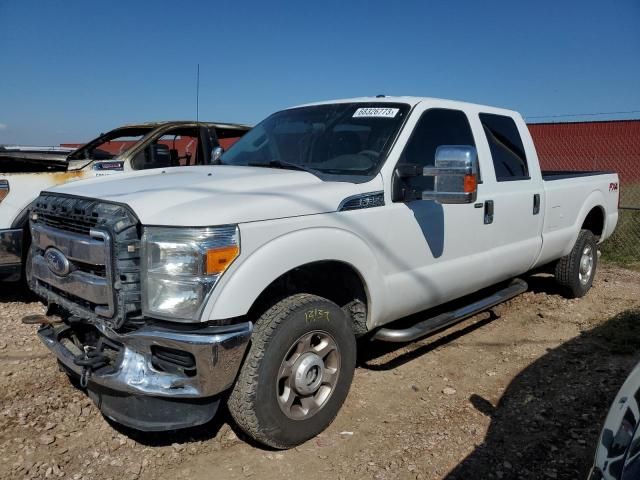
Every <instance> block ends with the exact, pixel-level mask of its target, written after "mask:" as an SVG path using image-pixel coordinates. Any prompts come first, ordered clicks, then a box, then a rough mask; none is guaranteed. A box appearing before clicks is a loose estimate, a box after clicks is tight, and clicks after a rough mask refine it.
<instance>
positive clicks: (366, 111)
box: [353, 107, 400, 118]
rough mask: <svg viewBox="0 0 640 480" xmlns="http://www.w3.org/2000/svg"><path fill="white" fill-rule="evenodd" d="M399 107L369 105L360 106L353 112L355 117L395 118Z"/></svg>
mask: <svg viewBox="0 0 640 480" xmlns="http://www.w3.org/2000/svg"><path fill="white" fill-rule="evenodd" d="M399 111H400V109H399V108H379V107H367V108H359V109H357V110H356V111H355V113H354V114H353V118H366V117H379V118H394V117H395V116H396V115H397V114H398V112H399Z"/></svg>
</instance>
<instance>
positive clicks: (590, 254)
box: [555, 230, 598, 298]
mask: <svg viewBox="0 0 640 480" xmlns="http://www.w3.org/2000/svg"><path fill="white" fill-rule="evenodd" d="M597 266H598V245H597V243H596V237H595V236H594V235H593V233H591V232H590V231H589V230H580V234H579V235H578V239H577V240H576V243H575V245H574V246H573V249H572V250H571V252H570V253H569V255H567V256H566V257H562V258H561V259H560V260H558V263H556V268H555V277H556V281H557V282H558V283H559V284H560V286H561V287H562V288H563V289H564V291H565V294H566V296H567V297H569V298H579V297H583V296H584V295H586V294H587V292H588V291H589V289H590V288H591V285H592V284H593V277H594V276H595V274H596V268H597Z"/></svg>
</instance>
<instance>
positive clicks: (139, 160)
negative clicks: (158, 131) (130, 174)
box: [131, 127, 203, 170]
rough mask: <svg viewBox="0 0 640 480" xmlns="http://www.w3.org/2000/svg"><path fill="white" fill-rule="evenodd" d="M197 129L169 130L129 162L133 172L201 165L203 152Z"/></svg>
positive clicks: (181, 128)
mask: <svg viewBox="0 0 640 480" xmlns="http://www.w3.org/2000/svg"><path fill="white" fill-rule="evenodd" d="M198 132H199V130H198V128H197V127H180V128H175V129H172V130H169V131H168V132H166V133H164V134H163V135H162V136H161V137H158V138H156V139H155V140H154V141H153V142H152V143H151V144H149V145H147V147H146V148H145V149H144V150H143V151H141V152H139V153H138V154H137V155H136V156H135V157H134V159H133V160H132V162H131V166H132V168H133V169H134V170H147V169H150V168H167V167H184V166H189V165H202V164H203V161H202V158H203V152H202V151H201V150H202V149H201V146H200V143H201V142H200V138H199V135H198Z"/></svg>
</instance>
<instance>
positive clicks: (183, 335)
mask: <svg viewBox="0 0 640 480" xmlns="http://www.w3.org/2000/svg"><path fill="white" fill-rule="evenodd" d="M165 325H166V324H163V325H147V326H144V327H142V328H140V329H138V330H135V331H132V332H129V333H117V332H114V331H113V330H111V329H109V328H107V327H94V326H87V325H85V324H83V325H80V326H70V325H67V324H65V323H58V324H52V325H46V326H43V327H41V328H40V329H39V331H38V336H39V337H40V339H41V340H42V342H43V343H44V344H45V345H46V346H47V347H48V348H49V349H50V350H51V351H52V352H53V353H54V354H55V355H56V357H57V358H58V361H59V362H60V364H61V365H62V366H63V367H64V369H65V370H66V371H67V372H68V373H69V374H70V375H71V376H74V377H78V378H80V379H81V380H82V381H83V382H86V388H87V391H88V393H89V396H90V397H91V398H92V399H93V400H94V402H95V403H96V405H97V406H98V407H99V408H100V410H101V411H102V413H103V414H104V415H105V416H106V417H108V418H110V419H112V420H114V421H116V422H118V423H121V424H123V425H126V426H128V427H132V428H135V429H137V430H143V431H155V430H170V429H177V428H186V427H192V426H196V425H200V424H203V423H206V422H207V421H209V420H211V419H212V418H213V416H214V415H215V412H216V410H217V407H218V404H219V394H220V393H221V392H223V391H225V390H227V389H228V388H229V387H230V386H231V385H232V384H233V382H234V380H235V377H236V374H237V372H238V370H239V368H240V364H241V362H242V358H243V356H244V352H245V350H246V347H247V344H248V343H249V338H250V337H251V331H252V325H251V323H250V322H245V323H241V324H236V325H228V326H205V327H201V328H198V329H186V328H184V327H181V328H178V327H175V328H173V327H167V326H165ZM87 352H95V353H96V354H97V355H99V356H101V358H102V357H103V358H105V359H106V358H108V361H104V362H102V364H100V365H98V366H97V367H96V368H94V369H91V370H89V371H88V369H87V368H86V366H81V365H79V364H82V362H79V361H78V359H79V358H82V357H83V356H85V357H86V354H87ZM83 386H85V385H83Z"/></svg>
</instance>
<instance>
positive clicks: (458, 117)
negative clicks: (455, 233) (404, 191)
mask: <svg viewBox="0 0 640 480" xmlns="http://www.w3.org/2000/svg"><path fill="white" fill-rule="evenodd" d="M441 145H469V146H472V147H475V142H474V140H473V133H472V132H471V127H470V126H469V120H468V119H467V116H466V115H465V113H464V112H462V111H460V110H449V109H444V108H433V109H430V110H427V111H426V112H424V113H423V114H422V116H421V117H420V120H418V123H417V124H416V126H415V128H414V129H413V133H412V134H411V138H410V139H409V142H408V143H407V145H406V147H405V149H404V151H403V152H402V155H401V157H400V161H399V164H403V163H405V164H414V165H419V166H421V167H427V166H433V165H434V163H435V158H436V149H437V148H438V147H439V146H441ZM405 181H406V183H407V184H409V186H410V187H411V188H412V189H415V190H416V191H422V190H433V177H422V176H418V177H411V178H407V179H405Z"/></svg>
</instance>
